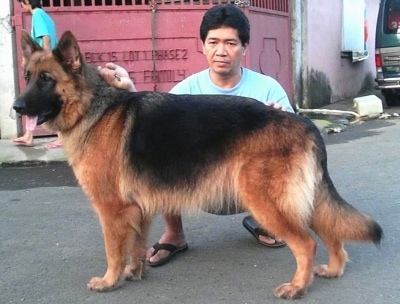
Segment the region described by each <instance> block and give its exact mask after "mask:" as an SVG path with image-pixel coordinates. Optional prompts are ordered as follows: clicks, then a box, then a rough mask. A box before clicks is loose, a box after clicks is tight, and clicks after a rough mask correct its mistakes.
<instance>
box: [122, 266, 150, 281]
mask: <svg viewBox="0 0 400 304" xmlns="http://www.w3.org/2000/svg"><path fill="white" fill-rule="evenodd" d="M144 273H145V264H144V263H138V264H137V265H135V267H132V266H130V265H127V266H126V267H125V270H124V278H125V280H127V281H138V280H141V279H142V277H143V276H144Z"/></svg>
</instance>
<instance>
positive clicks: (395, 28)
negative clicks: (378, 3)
mask: <svg viewBox="0 0 400 304" xmlns="http://www.w3.org/2000/svg"><path fill="white" fill-rule="evenodd" d="M383 32H384V33H385V34H397V33H399V32H400V0H388V1H386V4H385V7H384V17H383Z"/></svg>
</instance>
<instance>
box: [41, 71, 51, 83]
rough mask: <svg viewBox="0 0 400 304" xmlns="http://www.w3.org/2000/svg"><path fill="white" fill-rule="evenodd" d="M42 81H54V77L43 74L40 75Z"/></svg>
mask: <svg viewBox="0 0 400 304" xmlns="http://www.w3.org/2000/svg"><path fill="white" fill-rule="evenodd" d="M40 80H42V81H46V82H47V81H50V80H52V77H51V75H50V74H48V73H41V74H40Z"/></svg>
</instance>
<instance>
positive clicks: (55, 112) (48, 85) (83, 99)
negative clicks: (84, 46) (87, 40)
mask: <svg viewBox="0 0 400 304" xmlns="http://www.w3.org/2000/svg"><path fill="white" fill-rule="evenodd" d="M21 45H22V53H23V61H22V62H23V68H24V76H25V80H26V88H25V90H24V92H22V94H21V95H20V96H19V97H18V98H17V99H16V100H15V101H14V103H13V108H14V110H15V111H16V112H17V113H19V114H21V115H27V116H38V125H39V124H42V123H46V124H45V125H46V127H47V128H48V129H50V130H52V131H63V130H67V129H69V128H70V127H72V126H73V125H74V124H75V123H76V122H77V121H78V119H79V118H80V116H81V115H82V113H83V112H84V111H85V110H86V109H87V106H88V103H89V100H90V97H91V96H89V95H91V94H90V92H88V91H87V90H86V91H85V90H84V88H85V82H84V81H83V79H82V78H84V77H83V69H84V68H85V63H84V62H83V60H82V55H81V53H80V50H79V46H78V43H77V41H76V38H75V37H74V36H73V34H72V33H71V32H70V31H67V32H65V33H64V34H63V35H62V37H61V38H60V40H59V42H58V44H57V46H56V48H55V49H54V50H53V51H51V52H49V51H45V50H43V48H42V47H40V46H39V45H38V44H37V43H36V42H35V41H34V40H32V38H31V37H30V36H29V34H27V33H26V32H24V31H23V32H22V34H21Z"/></svg>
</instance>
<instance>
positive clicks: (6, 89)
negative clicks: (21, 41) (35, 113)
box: [0, 0, 17, 139]
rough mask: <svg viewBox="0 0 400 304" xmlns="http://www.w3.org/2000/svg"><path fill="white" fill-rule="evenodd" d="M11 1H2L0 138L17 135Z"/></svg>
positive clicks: (0, 33) (0, 11)
mask: <svg viewBox="0 0 400 304" xmlns="http://www.w3.org/2000/svg"><path fill="white" fill-rule="evenodd" d="M11 3H12V0H10V1H4V0H3V1H0V22H1V23H0V54H1V60H0V138H1V139H5V138H12V137H15V136H17V121H16V120H14V119H11V118H10V109H11V106H12V103H13V100H14V99H15V92H16V90H17V89H16V86H15V84H16V78H15V74H16V73H15V70H14V69H15V66H14V58H13V46H14V44H13V40H12V39H13V28H12V27H11Z"/></svg>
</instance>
